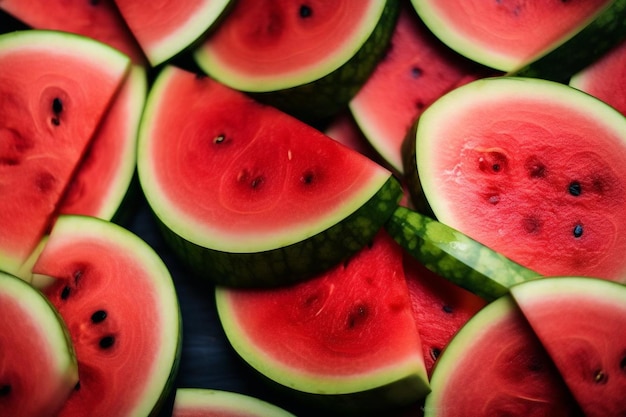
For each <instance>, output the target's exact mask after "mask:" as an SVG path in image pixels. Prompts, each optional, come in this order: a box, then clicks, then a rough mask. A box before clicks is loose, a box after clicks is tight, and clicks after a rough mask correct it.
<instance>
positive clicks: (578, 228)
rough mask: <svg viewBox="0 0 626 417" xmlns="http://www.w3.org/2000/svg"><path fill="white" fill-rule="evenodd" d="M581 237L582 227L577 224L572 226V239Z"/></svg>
mask: <svg viewBox="0 0 626 417" xmlns="http://www.w3.org/2000/svg"><path fill="white" fill-rule="evenodd" d="M582 235H583V226H582V225H580V224H577V225H576V226H574V237H581V236H582Z"/></svg>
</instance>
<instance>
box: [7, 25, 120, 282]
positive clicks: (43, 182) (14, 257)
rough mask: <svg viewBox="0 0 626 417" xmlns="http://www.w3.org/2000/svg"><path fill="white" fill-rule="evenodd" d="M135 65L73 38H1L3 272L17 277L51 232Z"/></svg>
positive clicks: (33, 33)
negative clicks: (103, 121) (70, 186)
mask: <svg viewBox="0 0 626 417" xmlns="http://www.w3.org/2000/svg"><path fill="white" fill-rule="evenodd" d="M129 64H130V61H129V59H128V57H126V56H125V55H123V54H122V53H120V52H118V51H116V50H115V49H113V48H111V47H109V46H106V45H104V44H102V43H99V42H96V41H94V40H91V39H89V38H86V37H81V36H78V35H73V34H69V33H61V32H53V31H45V30H29V31H17V32H12V33H8V34H5V35H2V36H0V109H2V113H3V115H2V118H1V119H0V269H2V270H5V271H7V272H9V273H15V272H17V270H18V269H19V267H20V266H21V265H22V263H23V262H24V261H25V260H26V259H27V258H28V256H29V255H30V253H31V251H32V250H33V249H34V248H35V246H36V245H37V243H38V242H39V241H40V239H41V237H42V236H43V235H44V233H45V232H46V231H47V228H48V226H49V221H50V217H51V216H52V215H53V213H54V212H55V209H56V205H57V203H58V201H59V199H60V197H61V195H62V193H63V191H64V189H65V187H66V185H67V183H68V182H69V180H70V178H71V176H72V174H73V172H74V169H75V167H76V165H77V163H78V162H79V161H80V160H81V158H82V155H83V153H84V150H85V148H86V146H87V145H88V144H89V142H90V140H91V137H92V135H93V133H94V131H95V130H96V128H97V126H98V124H99V121H100V119H101V118H102V116H103V115H104V114H105V112H106V111H107V109H108V106H109V103H110V101H111V99H112V98H113V97H114V96H115V94H116V93H117V90H118V88H119V86H120V84H121V82H122V81H123V80H124V78H125V77H126V74H127V71H128V68H129Z"/></svg>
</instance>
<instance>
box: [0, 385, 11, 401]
mask: <svg viewBox="0 0 626 417" xmlns="http://www.w3.org/2000/svg"><path fill="white" fill-rule="evenodd" d="M11 389H12V388H11V385H9V384H3V385H0V398H2V397H6V396H8V395H9V394H10V393H11Z"/></svg>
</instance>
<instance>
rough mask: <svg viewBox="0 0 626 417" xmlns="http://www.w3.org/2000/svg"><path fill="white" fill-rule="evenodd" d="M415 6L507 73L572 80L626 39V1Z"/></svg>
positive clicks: (471, 52) (442, 34)
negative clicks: (576, 73)
mask: <svg viewBox="0 0 626 417" xmlns="http://www.w3.org/2000/svg"><path fill="white" fill-rule="evenodd" d="M412 4H413V6H414V8H415V10H416V11H417V13H418V14H419V15H420V17H421V18H422V20H423V21H424V22H425V24H426V25H427V26H428V27H429V28H430V30H432V31H433V33H435V35H436V36H437V37H439V38H440V39H441V40H442V41H443V42H444V43H446V44H447V45H448V46H450V47H451V48H452V49H454V50H456V51H457V52H459V53H460V54H462V55H465V56H467V57H468V58H470V59H473V60H475V61H477V62H480V63H482V64H484V65H487V66H490V67H493V68H495V69H498V70H501V71H505V72H509V73H512V74H517V75H526V76H531V75H532V76H536V77H541V78H547V79H552V80H556V81H562V80H564V79H565V80H567V79H569V77H570V76H571V75H572V74H573V73H575V72H576V71H578V69H580V68H582V67H584V66H586V65H588V64H590V63H591V62H593V61H594V60H596V59H597V58H598V57H599V56H601V55H602V54H603V53H605V52H606V51H608V50H609V49H610V48H611V47H612V46H613V45H615V44H616V43H617V42H619V41H620V40H621V39H623V38H624V37H625V36H626V32H624V19H625V18H626V0H588V1H573V2H572V1H535V2H526V1H517V0H511V1H492V2H484V1H481V0H470V1H467V0H463V1H459V0H457V1H446V2H443V1H437V0H412ZM542 61H545V62H542ZM529 66H530V67H529Z"/></svg>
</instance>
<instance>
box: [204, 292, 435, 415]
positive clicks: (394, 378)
mask: <svg viewBox="0 0 626 417" xmlns="http://www.w3.org/2000/svg"><path fill="white" fill-rule="evenodd" d="M215 295H216V305H217V311H218V315H219V318H220V322H221V323H222V327H223V329H224V331H225V332H226V336H227V338H228V340H229V342H230V344H231V345H232V346H233V348H234V349H235V351H236V352H237V353H238V354H239V355H240V356H241V357H242V359H244V360H245V361H246V362H247V363H248V364H249V365H250V366H251V367H252V368H254V369H255V370H256V371H258V372H259V373H260V374H261V375H263V376H264V377H266V378H269V379H270V380H272V381H274V382H275V383H278V384H280V385H282V386H284V387H287V388H289V389H292V390H295V391H299V392H303V393H308V394H314V395H329V396H330V395H342V394H356V393H362V392H367V391H370V390H377V389H380V388H384V387H388V388H389V390H390V392H391V393H393V391H394V389H398V390H399V392H402V391H403V390H404V389H405V388H407V387H410V388H409V389H408V390H407V391H408V392H407V393H410V396H411V397H412V400H416V399H419V398H420V396H422V397H423V395H425V394H426V393H427V392H428V390H429V385H428V378H427V376H426V371H425V369H424V366H423V356H422V354H421V352H420V351H419V350H415V352H414V355H411V356H407V357H405V358H402V359H401V360H397V361H396V362H394V363H393V364H391V365H388V366H385V367H379V368H376V369H373V370H371V371H370V372H366V373H362V374H349V375H334V376H333V375H318V374H315V373H307V372H306V371H302V370H298V369H294V368H292V367H290V366H289V365H288V364H286V363H284V362H282V361H280V360H279V359H277V358H274V357H272V356H271V355H270V353H269V352H268V353H264V352H262V351H260V350H258V349H257V348H256V347H255V346H256V344H255V341H254V340H253V339H252V338H251V337H250V335H248V334H247V333H246V331H245V329H244V328H242V326H241V324H240V323H239V322H238V321H237V320H236V319H235V318H236V313H235V312H234V311H233V306H232V302H231V301H230V300H229V293H228V289H227V288H225V287H217V288H216V293H215ZM383 400H384V399H383V398H380V401H383ZM396 400H399V402H405V403H406V402H407V400H408V399H407V398H404V399H396Z"/></svg>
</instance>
